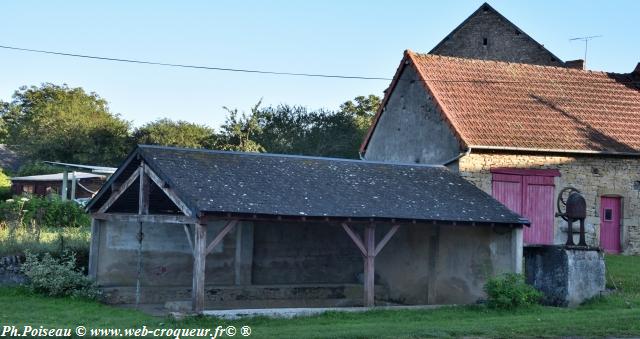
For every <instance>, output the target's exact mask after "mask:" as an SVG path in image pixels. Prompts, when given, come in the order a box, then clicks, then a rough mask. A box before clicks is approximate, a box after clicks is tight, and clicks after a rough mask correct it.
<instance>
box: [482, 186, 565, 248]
mask: <svg viewBox="0 0 640 339" xmlns="http://www.w3.org/2000/svg"><path fill="white" fill-rule="evenodd" d="M554 190H555V186H554V183H553V177H549V176H535V175H512V174H500V173H494V174H493V184H492V193H493V197H494V198H496V200H498V201H500V202H501V203H503V204H504V205H505V206H507V207H508V208H509V209H511V210H512V211H514V212H516V213H518V214H520V215H522V216H524V217H526V218H527V219H529V221H531V226H530V227H525V228H524V232H523V238H524V239H523V240H524V242H525V243H526V244H553V224H554V206H553V203H554V200H553V199H554V198H553V197H554Z"/></svg>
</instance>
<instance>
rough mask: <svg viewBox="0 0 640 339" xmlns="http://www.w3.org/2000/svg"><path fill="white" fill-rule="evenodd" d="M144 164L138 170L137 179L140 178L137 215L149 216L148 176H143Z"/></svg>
mask: <svg viewBox="0 0 640 339" xmlns="http://www.w3.org/2000/svg"><path fill="white" fill-rule="evenodd" d="M144 167H145V164H144V162H143V163H141V164H140V168H139V169H138V171H139V173H138V178H140V187H139V194H138V214H141V215H142V214H149V176H147V175H146V174H144Z"/></svg>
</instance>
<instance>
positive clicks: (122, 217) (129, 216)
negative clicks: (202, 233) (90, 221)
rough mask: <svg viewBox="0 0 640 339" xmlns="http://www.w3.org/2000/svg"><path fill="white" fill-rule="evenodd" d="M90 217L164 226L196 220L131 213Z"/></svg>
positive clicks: (185, 217)
mask: <svg viewBox="0 0 640 339" xmlns="http://www.w3.org/2000/svg"><path fill="white" fill-rule="evenodd" d="M91 217H92V218H94V219H99V220H113V221H123V222H148V223H165V224H194V223H196V222H197V220H196V219H194V218H190V217H187V216H184V215H173V214H143V215H140V214H133V213H93V214H91Z"/></svg>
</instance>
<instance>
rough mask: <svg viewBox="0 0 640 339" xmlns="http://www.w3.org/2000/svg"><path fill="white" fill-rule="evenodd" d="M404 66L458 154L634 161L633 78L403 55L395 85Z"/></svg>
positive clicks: (638, 115) (639, 140)
mask: <svg viewBox="0 0 640 339" xmlns="http://www.w3.org/2000/svg"><path fill="white" fill-rule="evenodd" d="M405 63H406V64H408V65H411V67H413V68H414V69H415V70H416V71H417V72H418V75H419V77H420V79H421V80H422V83H423V85H424V86H425V88H426V90H427V92H428V93H430V95H431V96H432V97H433V98H434V101H435V104H436V105H437V106H438V109H439V111H440V112H441V113H442V114H443V117H444V120H445V121H446V122H448V123H449V124H450V126H451V127H452V130H453V131H454V133H455V134H456V135H457V136H458V138H459V139H460V142H461V145H462V147H463V148H465V147H472V148H476V149H481V148H484V149H501V150H527V151H543V152H569V153H605V154H625V155H640V134H639V133H638V131H640V91H639V89H638V87H637V86H638V80H639V79H638V78H637V77H633V76H632V74H613V73H605V72H595V71H584V70H577V69H569V68H563V67H551V66H537V65H527V64H518V63H507V62H497V61H483V60H473V59H463V58H454V57H443V56H437V55H429V54H415V53H413V52H411V51H406V52H405V57H404V59H403V64H401V68H400V69H399V70H398V73H397V74H396V78H397V77H399V74H400V73H401V72H402V70H403V69H404V67H406V66H405V65H404V64H405ZM394 82H397V79H394ZM394 88H395V86H394V85H393V83H392V87H391V88H390V89H389V91H388V93H387V95H386V97H387V98H388V97H389V96H391V95H393V89H394ZM384 102H386V99H385V101H384ZM383 105H384V104H383ZM381 112H382V111H380V112H379V113H378V115H377V116H376V118H375V120H374V123H373V125H372V127H371V130H370V132H369V134H368V136H367V138H366V139H365V141H364V143H363V145H362V148H361V151H364V150H366V146H367V143H368V141H369V138H370V137H371V134H372V133H373V130H374V129H375V126H376V124H377V122H378V119H379V116H380V114H382V113H381Z"/></svg>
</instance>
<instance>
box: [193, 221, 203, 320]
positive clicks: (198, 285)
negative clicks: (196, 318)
mask: <svg viewBox="0 0 640 339" xmlns="http://www.w3.org/2000/svg"><path fill="white" fill-rule="evenodd" d="M195 225H196V228H195V239H194V244H193V247H194V251H193V286H192V289H191V293H192V310H193V312H194V313H197V314H200V313H202V311H203V310H204V276H205V267H206V258H207V224H201V223H197V224H195Z"/></svg>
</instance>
